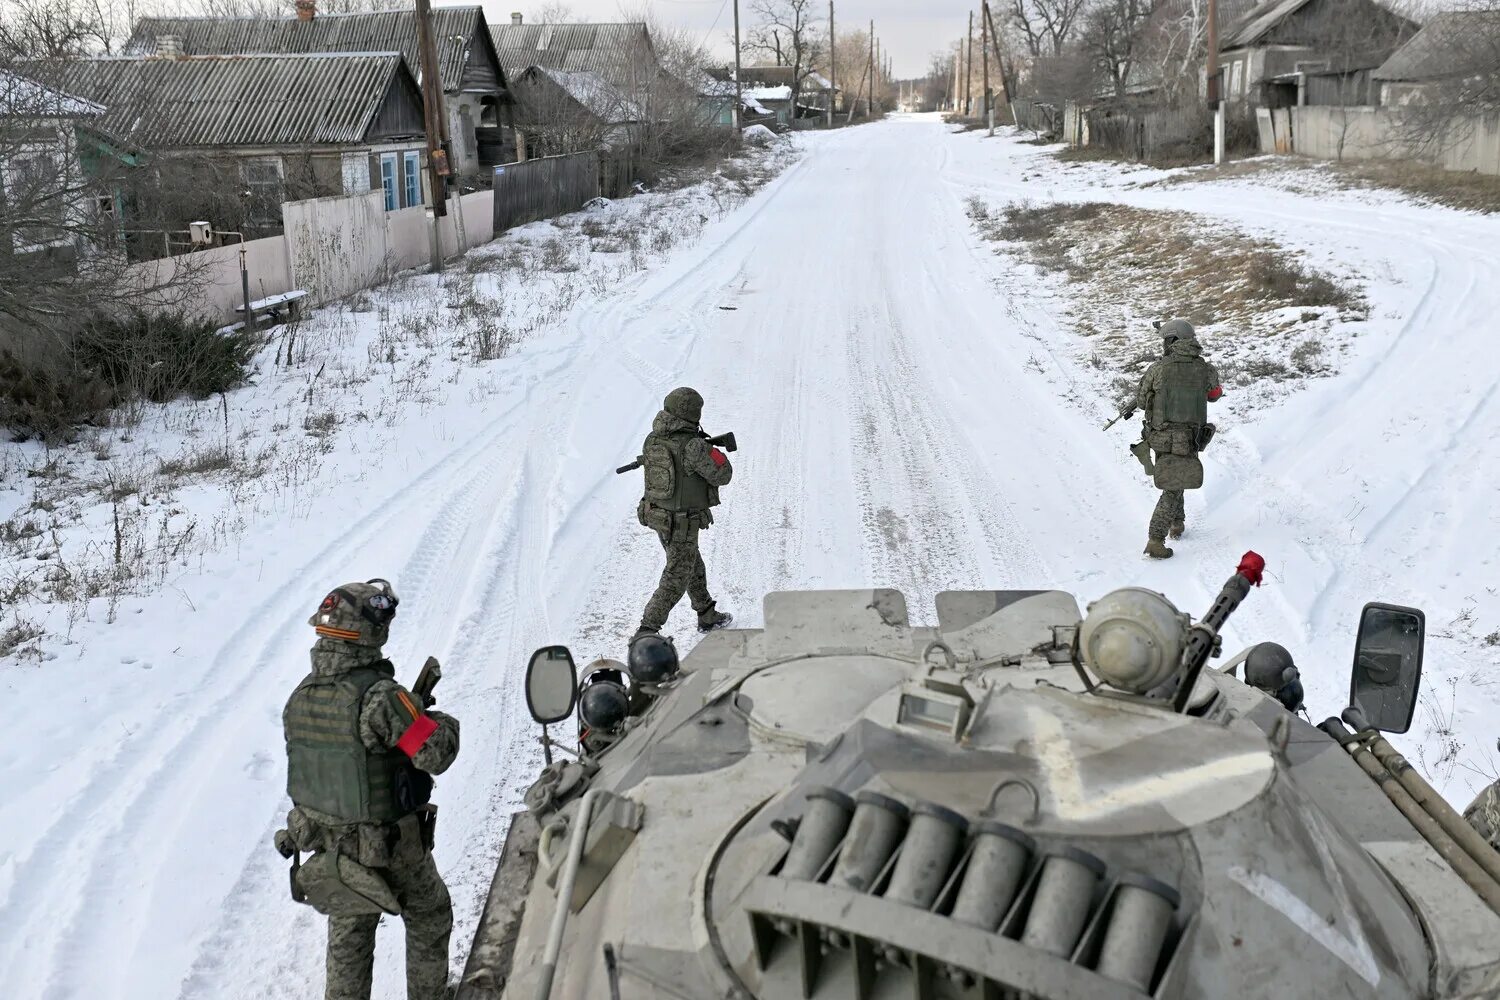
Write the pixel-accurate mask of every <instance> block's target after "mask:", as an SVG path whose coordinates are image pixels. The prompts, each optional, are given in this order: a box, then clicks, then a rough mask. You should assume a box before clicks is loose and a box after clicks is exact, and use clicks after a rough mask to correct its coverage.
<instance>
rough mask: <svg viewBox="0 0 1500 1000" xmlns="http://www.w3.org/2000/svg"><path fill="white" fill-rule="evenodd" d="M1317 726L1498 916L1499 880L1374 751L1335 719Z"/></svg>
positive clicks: (1499, 909) (1499, 905)
mask: <svg viewBox="0 0 1500 1000" xmlns="http://www.w3.org/2000/svg"><path fill="white" fill-rule="evenodd" d="M1318 728H1319V729H1321V730H1323V732H1325V733H1327V734H1328V735H1329V736H1331V737H1333V739H1334V740H1335V741H1336V742H1337V743H1338V744H1339V745H1340V746H1342V747H1343V748H1344V749H1345V750H1346V751H1348V753H1349V755H1350V756H1351V757H1353V758H1354V762H1355V763H1356V764H1358V765H1359V767H1360V769H1361V770H1363V771H1364V772H1365V773H1366V774H1368V775H1369V776H1370V777H1371V778H1372V779H1374V781H1375V783H1376V784H1377V785H1379V786H1380V788H1381V790H1382V791H1384V792H1385V794H1386V797H1388V798H1389V799H1390V800H1391V803H1392V804H1393V805H1394V806H1395V807H1396V808H1397V809H1399V810H1400V811H1401V815H1403V816H1405V817H1406V819H1407V822H1409V823H1411V825H1412V826H1414V827H1415V828H1416V830H1417V832H1418V833H1420V834H1421V835H1422V838H1423V839H1424V840H1426V841H1427V843H1429V844H1431V845H1432V849H1433V850H1435V851H1437V852H1438V855H1439V856H1440V857H1441V858H1442V859H1443V860H1444V861H1446V862H1448V864H1449V866H1450V867H1452V868H1453V870H1454V871H1455V872H1456V873H1457V874H1458V877H1459V878H1461V879H1463V880H1464V882H1465V883H1466V884H1467V885H1468V886H1469V888H1470V889H1473V890H1474V892H1475V894H1477V895H1478V896H1479V898H1480V899H1482V900H1484V902H1485V904H1486V905H1488V906H1489V908H1490V909H1492V910H1494V911H1495V913H1496V914H1497V915H1500V882H1497V881H1496V880H1495V879H1493V878H1491V877H1490V875H1489V873H1488V872H1486V871H1485V870H1484V869H1483V868H1481V867H1480V866H1479V862H1477V861H1475V860H1474V859H1473V858H1472V857H1470V856H1469V852H1468V851H1465V850H1464V849H1463V848H1462V847H1460V846H1459V844H1458V842H1457V841H1455V840H1454V839H1453V838H1452V837H1450V836H1448V834H1447V833H1445V832H1444V831H1443V828H1442V827H1441V826H1440V825H1438V821H1437V820H1436V819H1434V818H1433V817H1432V815H1431V814H1430V813H1428V812H1427V810H1425V809H1423V808H1422V807H1421V805H1419V804H1418V803H1417V800H1416V799H1414V798H1412V796H1411V793H1410V792H1408V791H1407V790H1406V789H1405V788H1404V787H1402V785H1401V783H1400V782H1399V781H1397V780H1396V779H1395V777H1393V776H1392V775H1391V773H1390V772H1389V771H1387V770H1386V769H1385V765H1383V764H1381V763H1380V760H1379V758H1377V757H1376V756H1375V754H1374V752H1373V751H1371V750H1370V748H1369V747H1367V746H1365V745H1364V744H1363V743H1362V742H1361V741H1360V739H1359V737H1358V736H1355V735H1354V734H1353V733H1351V732H1350V731H1349V729H1348V727H1346V726H1345V725H1344V723H1343V722H1342V721H1340V720H1338V719H1326V720H1324V721H1323V723H1322V724H1321V725H1319V726H1318Z"/></svg>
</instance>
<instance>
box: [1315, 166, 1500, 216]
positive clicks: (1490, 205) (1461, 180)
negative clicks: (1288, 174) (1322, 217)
mask: <svg viewBox="0 0 1500 1000" xmlns="http://www.w3.org/2000/svg"><path fill="white" fill-rule="evenodd" d="M1334 175H1335V176H1336V177H1338V178H1339V180H1340V182H1341V183H1343V184H1344V185H1345V186H1348V187H1357V188H1372V187H1380V188H1394V189H1396V190H1398V191H1403V192H1405V193H1407V194H1410V195H1413V196H1415V197H1418V198H1422V199H1425V200H1427V201H1432V202H1436V203H1437V204H1439V205H1447V206H1448V207H1450V208H1461V209H1465V210H1468V211H1471V212H1484V213H1490V212H1500V177H1492V176H1490V175H1488V174H1478V173H1470V172H1460V171H1456V170H1443V169H1441V168H1439V167H1430V166H1427V165H1426V164H1423V163H1411V162H1409V161H1397V160H1390V161H1387V160H1364V161H1360V162H1352V161H1347V160H1346V161H1345V162H1343V163H1341V164H1335V165H1334Z"/></svg>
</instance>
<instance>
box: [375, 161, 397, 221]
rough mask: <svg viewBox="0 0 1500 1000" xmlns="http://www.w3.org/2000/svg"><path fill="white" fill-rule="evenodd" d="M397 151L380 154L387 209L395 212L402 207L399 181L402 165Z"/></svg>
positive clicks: (381, 185) (382, 186) (381, 177)
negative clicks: (400, 165)
mask: <svg viewBox="0 0 1500 1000" xmlns="http://www.w3.org/2000/svg"><path fill="white" fill-rule="evenodd" d="M399 163H400V160H398V159H397V157H396V154H395V153H381V154H380V187H381V189H382V190H384V191H385V210H386V211H387V212H394V211H395V210H396V209H398V208H400V207H401V187H400V184H399V183H398V178H399V176H400V167H399V166H398V164H399Z"/></svg>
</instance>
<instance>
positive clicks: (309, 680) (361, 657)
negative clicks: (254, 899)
mask: <svg viewBox="0 0 1500 1000" xmlns="http://www.w3.org/2000/svg"><path fill="white" fill-rule="evenodd" d="M397 603H398V601H397V598H396V595H395V593H394V592H393V591H392V589H391V586H390V584H388V583H386V582H385V581H384V580H371V581H369V582H367V583H350V584H345V585H344V586H342V587H338V588H336V589H335V590H333V591H332V592H331V593H330V594H329V595H328V596H327V597H325V598H324V599H323V603H322V604H321V605H320V606H319V608H318V611H317V613H316V614H314V615H313V616H312V618H311V619H310V620H309V624H310V625H312V626H314V628H315V629H316V630H317V633H318V640H317V642H316V644H315V645H314V646H313V649H312V672H311V673H310V674H309V675H308V676H307V677H306V678H305V679H304V680H303V681H302V682H301V683H300V684H299V685H298V686H297V689H296V691H294V692H293V693H292V696H291V698H290V699H289V700H288V701H287V705H286V709H285V711H284V712H283V713H282V723H283V726H284V729H285V733H286V748H287V793H288V794H289V795H290V796H291V799H292V810H291V812H290V813H288V814H287V829H285V830H281V831H278V832H277V835H276V846H277V848H278V849H280V850H281V851H282V853H283V854H284V855H286V856H287V857H292V856H294V855H295V856H296V858H297V862H296V863H295V865H294V869H293V870H294V873H295V874H294V882H295V883H297V884H298V885H299V886H300V887H301V888H302V892H303V895H298V894H296V893H294V897H295V898H299V899H304V898H305V899H307V900H308V901H309V902H312V903H313V905H315V906H317V907H318V908H319V910H320V911H322V912H325V913H327V914H328V917H329V920H328V962H327V987H326V990H325V993H324V996H325V997H326V1000H369V996H370V980H371V972H372V968H373V965H374V958H375V929H376V927H377V926H378V925H379V923H380V912H381V910H382V909H384V910H385V911H386V912H395V911H396V910H398V909H399V912H400V915H401V919H402V921H403V922H404V923H405V925H406V989H407V997H408V1000H440V998H443V997H445V996H446V992H447V982H448V935H449V933H450V931H451V930H452V929H453V906H452V903H451V902H450V900H449V897H448V888H447V886H445V885H444V884H443V879H442V876H441V875H439V874H438V870H437V865H436V864H435V863H434V861H433V858H432V844H433V832H434V827H435V819H436V807H435V806H432V805H430V804H429V803H430V798H431V793H432V778H431V777H430V776H431V775H434V774H441V773H442V772H443V771H445V770H447V769H448V766H449V765H450V764H452V763H453V760H454V758H455V757H457V756H458V742H459V736H458V720H457V719H454V718H452V717H451V716H449V715H445V714H444V713H442V712H437V711H432V710H431V709H430V708H429V707H428V706H425V705H422V704H420V702H419V700H418V699H417V698H416V697H415V696H414V695H412V693H411V692H409V691H407V690H406V689H405V688H403V687H402V686H401V685H400V684H398V683H396V681H395V679H394V674H395V670H394V668H393V667H392V666H391V664H390V662H389V661H388V660H386V659H384V658H383V657H382V656H381V652H380V650H381V647H382V646H383V645H384V644H385V641H386V638H387V635H388V633H389V629H390V622H391V619H392V618H393V617H395V614H396V605H397ZM303 852H312V853H313V858H312V859H310V860H309V861H308V863H307V864H306V865H302V864H301V855H302V853H303ZM320 859H322V860H330V861H332V866H331V869H330V867H329V866H324V867H321V868H316V867H315V862H316V861H318V860H320ZM296 865H300V866H301V867H300V871H299V869H298V868H297V867H296ZM315 870H316V871H318V872H321V873H324V874H326V873H328V872H329V871H330V870H331V871H332V872H334V873H336V875H335V876H334V877H333V878H332V879H326V878H325V879H324V882H323V883H322V884H319V883H316V882H314V881H313V879H312V877H311V876H309V875H308V873H310V872H313V871H315ZM299 876H300V878H299ZM330 881H332V882H335V883H337V884H335V885H333V886H332V887H331V890H330V886H329V885H328V884H327V883H328V882H330ZM377 898H378V899H383V900H386V901H388V902H386V903H385V904H383V905H381V906H379V907H378V908H377V907H376V906H373V905H368V904H369V903H370V901H371V900H372V899H377Z"/></svg>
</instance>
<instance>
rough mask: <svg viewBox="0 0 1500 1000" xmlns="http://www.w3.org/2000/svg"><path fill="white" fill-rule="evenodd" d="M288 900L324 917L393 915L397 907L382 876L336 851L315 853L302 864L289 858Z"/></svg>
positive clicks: (398, 909)
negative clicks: (289, 885)
mask: <svg viewBox="0 0 1500 1000" xmlns="http://www.w3.org/2000/svg"><path fill="white" fill-rule="evenodd" d="M291 881H292V899H293V900H294V901H296V902H298V903H306V904H307V905H308V906H311V907H312V908H313V909H315V910H317V911H318V912H319V913H321V914H323V915H324V916H328V917H360V916H370V915H374V914H380V913H387V914H390V915H392V916H395V915H397V914H399V913H400V912H401V904H400V903H399V902H397V901H396V894H395V893H393V892H392V891H391V887H390V885H389V884H388V883H387V882H386V880H385V879H384V877H382V876H381V874H380V873H379V872H378V871H376V870H375V869H373V868H367V867H365V866H364V865H362V864H360V863H359V862H357V861H355V860H354V859H353V858H351V857H348V856H346V855H344V854H341V853H340V852H338V851H337V850H333V851H317V852H315V853H314V854H313V856H312V857H310V858H308V859H307V861H306V863H303V861H302V855H301V853H300V852H298V853H296V854H294V855H293V857H292V874H291Z"/></svg>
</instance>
